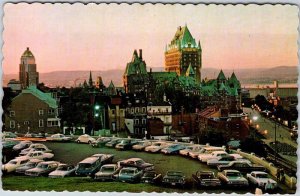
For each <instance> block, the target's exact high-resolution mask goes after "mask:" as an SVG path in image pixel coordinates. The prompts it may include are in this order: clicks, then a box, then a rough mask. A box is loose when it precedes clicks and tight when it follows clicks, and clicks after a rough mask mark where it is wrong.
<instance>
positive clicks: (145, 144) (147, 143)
mask: <svg viewBox="0 0 300 196" xmlns="http://www.w3.org/2000/svg"><path fill="white" fill-rule="evenodd" d="M151 144H152V142H150V141H139V142H138V143H137V144H135V145H133V146H132V149H133V150H136V151H141V150H144V149H145V148H146V147H148V146H151Z"/></svg>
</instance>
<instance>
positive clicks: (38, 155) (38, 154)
mask: <svg viewBox="0 0 300 196" xmlns="http://www.w3.org/2000/svg"><path fill="white" fill-rule="evenodd" d="M23 157H24V158H27V159H43V160H46V159H52V158H53V157H54V154H52V153H48V152H43V151H33V152H29V153H28V154H27V155H24V156H20V157H19V158H23Z"/></svg>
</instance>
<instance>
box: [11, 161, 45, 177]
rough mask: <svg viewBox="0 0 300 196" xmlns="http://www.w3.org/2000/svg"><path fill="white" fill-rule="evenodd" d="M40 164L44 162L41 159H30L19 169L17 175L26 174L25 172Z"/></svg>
mask: <svg viewBox="0 0 300 196" xmlns="http://www.w3.org/2000/svg"><path fill="white" fill-rule="evenodd" d="M40 162H43V160H41V159H30V160H29V161H28V162H27V163H26V164H25V165H23V166H21V167H18V168H17V169H16V173H18V174H25V171H27V170H29V169H32V168H35V167H36V166H37V165H38V164H39V163H40Z"/></svg>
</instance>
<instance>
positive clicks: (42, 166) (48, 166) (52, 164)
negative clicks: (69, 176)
mask: <svg viewBox="0 0 300 196" xmlns="http://www.w3.org/2000/svg"><path fill="white" fill-rule="evenodd" d="M58 165H59V162H57V161H45V162H40V163H39V164H38V165H37V166H36V167H35V168H32V169H28V170H26V171H25V175H27V176H47V175H48V174H49V173H50V172H52V171H54V170H55V169H56V168H57V167H58Z"/></svg>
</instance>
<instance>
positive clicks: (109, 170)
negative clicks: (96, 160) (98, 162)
mask: <svg viewBox="0 0 300 196" xmlns="http://www.w3.org/2000/svg"><path fill="white" fill-rule="evenodd" d="M114 171H115V168H114V167H102V168H101V172H103V173H112V172H114Z"/></svg>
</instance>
